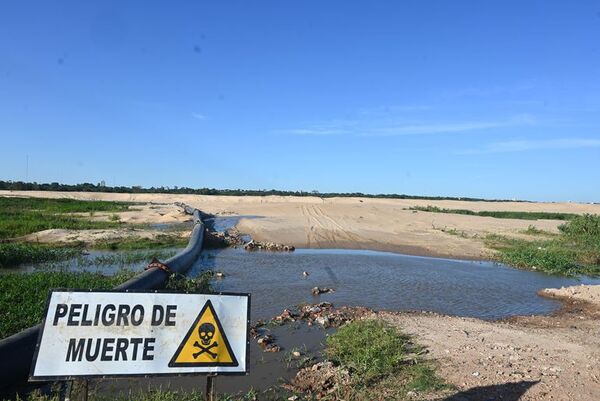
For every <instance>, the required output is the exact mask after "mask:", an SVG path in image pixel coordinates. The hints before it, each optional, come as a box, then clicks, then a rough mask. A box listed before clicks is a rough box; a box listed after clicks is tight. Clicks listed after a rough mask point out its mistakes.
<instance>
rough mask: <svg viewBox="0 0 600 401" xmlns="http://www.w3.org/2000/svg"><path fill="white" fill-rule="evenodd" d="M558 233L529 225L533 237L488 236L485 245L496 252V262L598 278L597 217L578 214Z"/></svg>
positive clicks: (599, 227) (599, 220) (599, 232)
mask: <svg viewBox="0 0 600 401" xmlns="http://www.w3.org/2000/svg"><path fill="white" fill-rule="evenodd" d="M558 228H559V230H560V233H559V234H551V233H545V232H543V231H541V230H538V229H536V228H535V227H532V226H530V227H529V229H528V230H527V231H525V233H528V234H530V235H531V236H532V237H533V238H530V239H522V238H509V237H505V236H500V235H489V236H488V237H487V238H486V245H487V246H489V247H490V248H492V249H495V250H497V251H498V256H497V258H498V260H499V261H501V262H503V263H506V264H508V265H511V266H516V267H522V268H531V269H534V270H538V271H543V272H546V273H550V274H558V275H564V276H577V275H590V276H598V275H600V216H598V215H590V214H586V215H582V216H576V217H575V218H573V219H572V220H570V221H568V222H566V223H564V224H562V225H560V226H559V227H558Z"/></svg>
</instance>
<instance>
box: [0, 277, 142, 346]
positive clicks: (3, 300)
mask: <svg viewBox="0 0 600 401" xmlns="http://www.w3.org/2000/svg"><path fill="white" fill-rule="evenodd" d="M134 274H135V273H133V272H128V271H124V272H121V273H119V274H116V275H114V276H104V275H102V274H99V273H87V272H81V273H75V272H35V273H26V274H19V273H5V274H0V310H2V319H0V338H5V337H8V336H10V335H12V334H15V333H17V332H19V331H21V330H23V329H26V328H28V327H30V326H33V325H36V324H38V323H39V322H40V321H41V320H42V317H43V313H44V309H45V307H46V301H47V298H48V293H49V292H50V290H51V289H53V288H78V289H88V288H94V289H109V288H112V287H115V286H116V285H119V284H121V283H122V282H124V281H126V280H128V279H129V278H131V277H133V275H134Z"/></svg>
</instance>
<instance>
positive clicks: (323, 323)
mask: <svg viewBox="0 0 600 401" xmlns="http://www.w3.org/2000/svg"><path fill="white" fill-rule="evenodd" d="M315 322H317V323H318V324H320V325H321V326H324V327H327V326H329V318H327V317H325V316H319V317H318V318H316V319H315Z"/></svg>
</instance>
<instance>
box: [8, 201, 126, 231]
mask: <svg viewBox="0 0 600 401" xmlns="http://www.w3.org/2000/svg"><path fill="white" fill-rule="evenodd" d="M130 205H132V203H128V202H104V201H79V200H73V199H43V198H12V197H0V240H2V239H8V238H14V237H19V236H22V235H27V234H31V233H34V232H37V231H42V230H48V229H52V228H65V229H77V230H85V229H93V228H113V227H118V226H119V224H120V223H119V222H118V221H90V220H87V219H86V218H85V217H82V216H77V215H74V214H73V213H88V214H89V215H90V216H92V215H93V214H94V213H95V212H121V211H125V210H128V208H129V206H130Z"/></svg>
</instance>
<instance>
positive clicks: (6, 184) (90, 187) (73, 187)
mask: <svg viewBox="0 0 600 401" xmlns="http://www.w3.org/2000/svg"><path fill="white" fill-rule="evenodd" d="M0 190H6V191H61V192H112V193H132V194H138V193H139V194H191V195H225V196H268V195H281V196H317V197H321V198H334V197H343V198H350V197H360V198H384V199H423V200H464V201H486V202H498V201H499V202H511V200H508V199H481V198H470V197H453V196H420V195H405V194H365V193H362V192H318V191H282V190H277V189H216V188H189V187H177V186H173V187H163V186H161V187H149V188H146V187H142V186H129V187H126V186H114V187H111V186H106V185H103V184H102V183H99V184H92V183H89V182H85V183H81V184H60V183H58V182H51V183H37V182H23V181H2V180H0Z"/></svg>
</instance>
